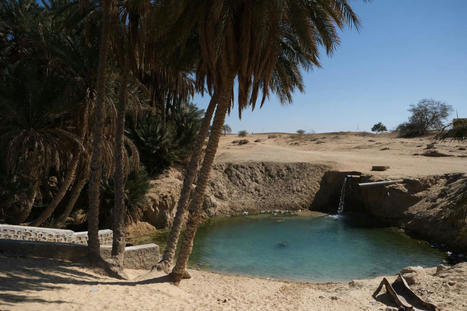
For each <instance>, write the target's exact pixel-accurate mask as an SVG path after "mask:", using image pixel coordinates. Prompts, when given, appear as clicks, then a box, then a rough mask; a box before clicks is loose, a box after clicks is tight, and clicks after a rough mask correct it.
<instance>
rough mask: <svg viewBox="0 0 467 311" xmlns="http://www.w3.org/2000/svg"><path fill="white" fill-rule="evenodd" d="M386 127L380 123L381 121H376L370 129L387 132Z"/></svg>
mask: <svg viewBox="0 0 467 311" xmlns="http://www.w3.org/2000/svg"><path fill="white" fill-rule="evenodd" d="M387 130H388V129H387V128H386V126H385V125H384V124H383V123H381V122H378V123H376V124H375V125H373V127H372V128H371V131H372V132H376V133H381V132H387Z"/></svg>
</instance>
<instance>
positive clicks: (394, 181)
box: [358, 180, 402, 187]
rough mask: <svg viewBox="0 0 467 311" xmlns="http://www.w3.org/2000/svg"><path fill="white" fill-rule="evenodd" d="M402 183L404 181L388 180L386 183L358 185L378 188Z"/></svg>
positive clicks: (377, 182)
mask: <svg viewBox="0 0 467 311" xmlns="http://www.w3.org/2000/svg"><path fill="white" fill-rule="evenodd" d="M400 182H402V180H386V181H375V182H365V183H360V184H358V186H359V187H376V186H387V185H392V184H397V183H400Z"/></svg>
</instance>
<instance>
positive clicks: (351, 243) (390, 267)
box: [190, 216, 444, 281]
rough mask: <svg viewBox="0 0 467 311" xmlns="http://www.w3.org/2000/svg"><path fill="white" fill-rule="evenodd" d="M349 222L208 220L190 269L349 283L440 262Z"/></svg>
mask: <svg viewBox="0 0 467 311" xmlns="http://www.w3.org/2000/svg"><path fill="white" fill-rule="evenodd" d="M360 219H361V218H360ZM349 220H352V218H350V216H343V217H340V218H337V219H336V218H331V217H327V216H323V217H313V216H305V217H281V218H278V217H266V216H265V217H232V218H226V219H225V218H224V219H215V220H211V221H210V222H208V223H207V224H204V225H202V226H201V227H200V229H199V231H198V234H197V236H196V240H195V248H194V250H193V254H192V257H191V259H190V265H191V266H196V267H199V268H201V269H206V270H211V271H217V272H223V273H233V274H245V275H254V276H260V277H268V278H274V279H283V280H294V281H348V280H352V279H362V278H369V277H375V276H378V275H388V274H395V273H397V272H398V271H400V269H402V268H403V267H406V266H414V265H421V266H435V265H438V264H440V263H442V262H443V259H444V255H443V253H441V252H439V251H438V250H435V249H432V248H430V246H429V245H428V243H426V242H422V241H417V240H414V239H411V238H409V237H408V236H407V235H405V234H404V233H402V232H400V231H399V230H397V229H393V228H374V227H368V226H366V225H364V226H362V223H358V224H355V223H353V222H351V221H350V222H349ZM364 224H366V223H365V222H364Z"/></svg>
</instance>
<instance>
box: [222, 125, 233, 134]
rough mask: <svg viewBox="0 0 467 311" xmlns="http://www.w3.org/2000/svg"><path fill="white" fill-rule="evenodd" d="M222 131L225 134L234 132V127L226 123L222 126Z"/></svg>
mask: <svg viewBox="0 0 467 311" xmlns="http://www.w3.org/2000/svg"><path fill="white" fill-rule="evenodd" d="M222 133H224V136H225V135H227V134H230V133H232V128H231V127H230V126H229V125H228V124H224V126H223V127H222Z"/></svg>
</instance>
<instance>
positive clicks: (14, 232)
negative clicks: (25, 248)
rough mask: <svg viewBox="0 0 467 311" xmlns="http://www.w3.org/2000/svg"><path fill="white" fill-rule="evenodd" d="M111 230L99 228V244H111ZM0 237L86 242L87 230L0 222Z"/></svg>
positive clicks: (24, 239)
mask: <svg viewBox="0 0 467 311" xmlns="http://www.w3.org/2000/svg"><path fill="white" fill-rule="evenodd" d="M112 237H113V235H112V230H109V229H106V230H99V242H100V244H101V245H112ZM0 239H8V240H20V241H41V242H60V243H73V244H81V245H87V244H88V232H87V231H83V232H74V231H72V230H63V229H51V228H41V227H28V226H15V225H5V224H0Z"/></svg>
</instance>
